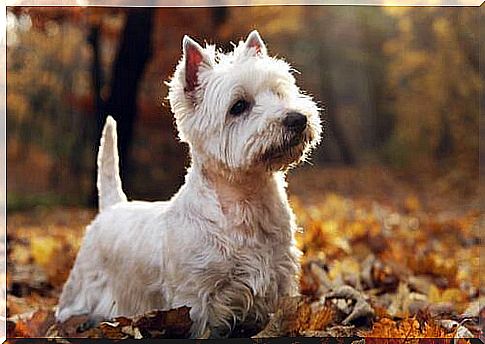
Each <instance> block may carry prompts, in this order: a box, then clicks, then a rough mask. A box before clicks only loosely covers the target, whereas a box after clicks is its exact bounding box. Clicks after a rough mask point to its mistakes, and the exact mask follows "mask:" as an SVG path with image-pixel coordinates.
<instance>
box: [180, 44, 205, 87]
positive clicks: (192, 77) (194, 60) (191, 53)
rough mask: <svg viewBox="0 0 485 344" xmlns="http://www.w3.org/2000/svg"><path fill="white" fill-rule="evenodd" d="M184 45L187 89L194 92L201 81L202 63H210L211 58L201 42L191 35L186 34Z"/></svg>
mask: <svg viewBox="0 0 485 344" xmlns="http://www.w3.org/2000/svg"><path fill="white" fill-rule="evenodd" d="M182 45H183V47H182V48H183V51H184V59H185V91H186V92H192V91H193V90H194V89H195V88H196V87H197V85H198V83H199V79H198V74H199V67H200V65H201V64H207V65H210V60H209V58H208V57H207V55H206V53H205V52H204V49H203V48H202V47H201V46H200V45H199V43H197V42H196V41H194V40H193V39H192V38H190V37H189V36H187V35H185V36H184V40H183V44H182Z"/></svg>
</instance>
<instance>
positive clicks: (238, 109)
mask: <svg viewBox="0 0 485 344" xmlns="http://www.w3.org/2000/svg"><path fill="white" fill-rule="evenodd" d="M248 107H249V103H248V102H247V101H245V100H244V99H239V100H238V101H237V102H236V103H234V105H233V106H232V107H231V110H229V113H230V114H231V115H233V116H239V115H240V114H242V113H243V112H244V111H246V110H247V109H248Z"/></svg>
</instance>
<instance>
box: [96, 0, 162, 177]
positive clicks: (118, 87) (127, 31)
mask: <svg viewBox="0 0 485 344" xmlns="http://www.w3.org/2000/svg"><path fill="white" fill-rule="evenodd" d="M152 27H153V9H150V8H142V9H133V10H130V12H128V16H127V19H126V24H125V28H124V30H123V34H122V38H121V42H120V46H119V49H118V53H117V56H116V60H115V62H114V65H113V71H112V78H111V94H110V97H109V99H108V101H107V103H106V109H105V111H104V116H107V115H111V116H113V118H114V119H115V120H116V122H117V124H118V147H119V154H120V170H121V179H122V180H126V178H124V177H126V176H127V175H128V170H129V166H130V163H129V156H128V155H129V150H130V146H131V142H132V138H133V126H134V122H135V118H136V114H137V93H138V87H139V84H140V81H141V79H142V76H143V71H144V70H145V65H146V63H147V61H148V60H149V58H150V57H151V54H152V45H151V33H152ZM102 122H103V123H104V118H103V121H102Z"/></svg>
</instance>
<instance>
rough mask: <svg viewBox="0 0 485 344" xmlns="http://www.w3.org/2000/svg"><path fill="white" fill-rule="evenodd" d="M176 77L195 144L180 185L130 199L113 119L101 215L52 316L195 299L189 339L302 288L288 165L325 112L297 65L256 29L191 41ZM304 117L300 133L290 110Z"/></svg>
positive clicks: (314, 135) (174, 90)
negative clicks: (223, 41) (229, 38)
mask: <svg viewBox="0 0 485 344" xmlns="http://www.w3.org/2000/svg"><path fill="white" fill-rule="evenodd" d="M183 50H184V55H183V58H182V60H181V61H180V63H179V64H178V66H177V68H176V71H175V74H174V77H173V78H172V80H171V81H170V83H169V97H168V98H169V100H170V104H171V108H172V111H173V113H174V115H175V119H176V124H177V128H178V131H179V137H180V139H181V140H182V141H183V142H186V143H187V144H188V145H189V147H190V156H191V167H190V168H189V169H188V172H187V175H186V178H185V184H184V185H183V186H182V187H181V188H180V190H179V191H178V192H177V193H176V194H175V195H174V196H173V197H172V199H171V200H170V201H167V202H141V201H127V198H126V196H125V194H124V193H123V191H122V186H121V180H120V177H119V171H118V152H117V138H116V123H115V121H114V120H113V119H112V118H111V117H108V120H107V122H106V125H105V127H104V130H103V136H102V138H101V146H100V150H99V155H98V184H97V185H98V190H99V204H100V208H99V210H100V212H99V214H98V215H97V216H96V218H95V219H94V221H93V222H92V223H91V224H90V225H89V226H88V227H87V229H86V235H85V238H84V242H83V244H82V246H81V249H80V251H79V253H78V256H77V259H76V262H75V264H74V267H73V269H72V271H71V274H70V276H69V279H68V281H67V282H66V284H65V286H64V289H63V292H62V295H61V298H60V302H59V306H58V309H57V313H56V316H57V319H58V320H59V321H65V320H67V319H68V318H69V317H71V316H73V315H79V314H88V315H89V316H90V317H91V318H92V319H98V320H100V319H107V318H112V317H115V316H118V315H135V314H140V313H144V312H146V311H149V310H152V309H162V310H168V309H172V308H175V307H180V306H189V307H191V310H190V316H191V318H192V320H193V327H192V334H193V336H202V335H204V334H205V333H206V331H207V330H210V331H211V333H212V334H213V335H214V334H215V333H222V334H223V335H227V334H229V331H230V329H232V328H233V327H234V325H235V324H236V323H238V322H241V321H245V320H248V319H251V321H260V322H264V321H266V320H267V318H268V314H269V313H271V312H274V311H275V307H276V305H277V303H278V299H279V298H280V297H282V296H286V295H295V294H297V293H298V273H299V262H298V260H299V257H300V252H299V250H298V249H297V247H296V246H295V237H294V235H295V231H296V229H297V227H296V223H295V216H294V214H293V212H292V210H291V208H290V205H289V203H288V199H287V195H286V191H285V187H286V182H285V171H286V170H287V169H288V168H289V167H290V166H293V165H295V164H297V163H298V162H300V161H301V160H303V159H304V158H305V157H306V156H307V154H308V152H309V150H310V149H311V148H312V147H314V146H315V145H316V143H317V142H318V140H319V137H320V132H321V126H320V118H319V114H318V109H317V107H316V105H315V104H314V102H313V101H312V100H311V98H310V97H308V96H306V95H303V94H302V93H301V92H300V90H299V89H298V87H297V86H296V85H295V79H294V77H293V76H292V74H291V69H290V66H289V65H288V64H287V63H286V62H283V61H282V60H278V59H275V58H271V57H269V56H268V55H267V52H266V47H265V45H264V43H263V41H262V40H261V38H260V36H259V34H258V33H257V32H256V31H254V32H252V33H251V34H250V35H249V37H248V38H247V40H246V41H244V42H240V43H239V45H238V46H237V47H236V48H235V50H234V51H233V52H231V53H229V54H222V53H219V52H216V51H215V49H214V47H211V46H208V47H206V48H205V49H204V48H202V47H200V46H199V45H198V44H197V43H196V42H194V41H193V40H191V39H190V38H188V37H185V38H184V43H183ZM290 112H294V113H298V114H301V115H303V116H304V117H305V118H306V120H305V121H306V126H305V127H304V130H303V129H301V128H300V129H301V130H300V131H298V132H295V130H293V129H291V130H290V129H288V124H286V126H285V125H284V119H285V117H287V115H288V113H290Z"/></svg>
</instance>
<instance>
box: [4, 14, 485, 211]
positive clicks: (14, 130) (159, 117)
mask: <svg viewBox="0 0 485 344" xmlns="http://www.w3.org/2000/svg"><path fill="white" fill-rule="evenodd" d="M7 25H8V26H7V35H8V37H7V38H8V39H7V48H8V50H7V73H8V79H7V85H8V92H7V106H8V118H7V147H8V157H7V173H8V178H7V190H8V207H9V209H18V208H25V207H30V206H33V205H38V204H45V203H47V204H56V203H62V204H66V203H67V204H84V205H86V204H87V205H94V200H93V195H92V193H93V188H94V182H95V177H94V169H95V157H96V152H97V147H98V141H99V131H100V126H101V124H102V123H103V122H104V118H105V116H106V114H112V115H113V116H114V117H115V118H117V119H118V121H119V122H120V124H119V129H120V131H121V133H120V136H121V151H122V153H121V154H122V165H123V167H122V173H123V182H124V187H125V188H126V191H127V194H128V195H129V197H133V198H145V199H161V198H162V199H164V198H167V197H169V196H170V195H172V194H173V193H174V192H175V191H176V190H177V188H178V186H179V185H180V184H181V183H182V181H183V174H184V167H185V166H187V163H188V162H187V159H186V148H185V147H184V146H182V145H181V144H180V143H178V142H177V140H176V138H175V135H176V132H175V130H174V127H173V120H172V116H171V113H170V109H169V106H168V103H167V102H166V101H165V99H164V98H165V97H166V95H167V88H166V86H165V85H164V83H163V81H166V80H168V79H169V77H170V76H171V73H172V72H173V70H174V67H175V65H176V63H177V61H178V60H179V58H180V56H181V39H182V37H183V35H184V34H189V35H191V36H193V37H194V38H196V39H197V40H199V42H203V41H204V40H207V41H208V42H209V43H216V44H217V45H218V47H220V48H221V49H223V50H227V49H230V48H231V45H230V44H229V42H230V41H234V42H237V41H238V40H239V39H242V38H245V36H246V35H247V33H248V32H249V31H250V30H252V29H254V28H257V29H258V30H259V31H260V33H261V34H262V37H263V39H264V40H265V41H266V42H267V45H268V47H269V50H270V53H271V54H277V55H278V56H283V57H284V58H285V59H286V60H287V61H289V62H290V63H292V65H293V66H294V67H295V68H296V69H297V70H298V71H300V72H301V75H297V79H298V82H299V84H300V85H301V87H302V88H303V89H305V90H307V91H308V92H309V93H311V94H312V95H314V96H315V98H316V99H317V100H318V101H319V103H320V104H321V105H322V106H323V107H324V108H325V109H326V111H325V115H326V116H327V119H328V124H329V125H328V130H327V140H326V141H325V143H324V144H322V145H321V146H320V148H319V150H318V151H317V152H316V154H315V156H314V159H313V161H314V164H315V165H316V166H317V167H323V168H325V167H329V166H338V165H340V166H342V165H346V166H354V167H355V166H361V165H369V164H370V165H381V166H385V167H386V168H388V167H389V168H392V169H398V170H400V171H403V172H407V173H410V174H411V175H418V174H421V173H423V172H424V173H425V174H430V173H431V174H432V176H433V178H432V179H434V178H435V177H436V176H440V177H446V178H447V179H446V184H448V186H449V187H451V188H459V189H460V191H462V192H465V193H468V192H470V191H473V190H470V189H469V188H470V187H472V188H475V186H477V182H478V161H479V157H478V155H479V149H478V146H479V115H478V111H479V108H478V104H479V103H478V101H479V61H478V56H479V55H478V50H479V45H478V29H479V12H478V11H477V10H476V9H474V8H440V7H438V8H393V7H351V6H348V7H324V6H317V7H312V6H307V7H299V6H286V7H285V6H280V7H278V6H275V7H273V6H268V7H229V8H159V9H119V8H118V9H116V8H94V7H92V8H79V7H78V8H72V7H71V8H59V7H58V8H56V7H51V8H42V7H37V8H26V7H13V8H9V9H8V12H7Z"/></svg>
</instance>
